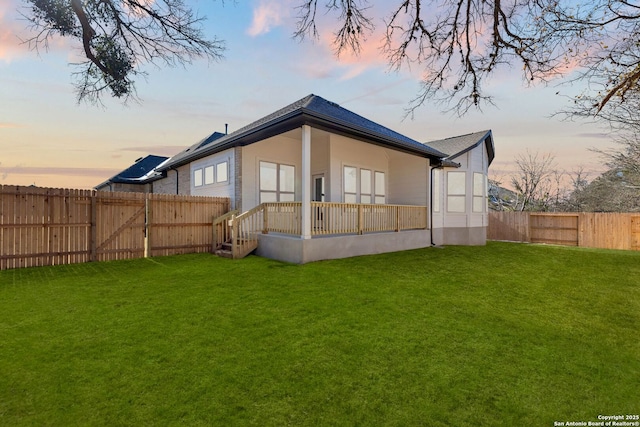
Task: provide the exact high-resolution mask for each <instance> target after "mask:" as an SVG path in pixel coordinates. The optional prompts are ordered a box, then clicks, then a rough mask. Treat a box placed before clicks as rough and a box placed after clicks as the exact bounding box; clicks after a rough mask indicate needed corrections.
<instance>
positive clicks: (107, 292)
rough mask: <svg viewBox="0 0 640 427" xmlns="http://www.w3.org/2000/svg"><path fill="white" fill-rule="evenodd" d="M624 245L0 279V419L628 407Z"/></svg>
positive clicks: (272, 418)
mask: <svg viewBox="0 0 640 427" xmlns="http://www.w3.org/2000/svg"><path fill="white" fill-rule="evenodd" d="M638 331H640V253H633V252H619V251H603V250H585V249H575V248H562V247H545V246H532V245H524V244H508V243H489V244H488V245H487V246H486V247H446V248H444V249H437V248H433V249H425V250H416V251H408V252H402V253H394V254H385V255H375V256H367V257H359V258H352V259H345V260H334V261H325V262H317V263H312V264H307V265H304V266H297V265H289V264H283V263H279V262H276V261H271V260H266V259H261V258H258V257H248V258H246V259H244V260H242V261H231V260H227V259H221V258H215V257H212V256H210V255H207V254H200V255H183V256H176V257H166V258H154V259H142V260H135V261H121V262H109V263H92V264H83V265H70V266H59V267H42V268H32V269H21V270H9V271H3V272H0V425H3V426H4V425H7V426H9V425H11V426H21V425H52V426H73V425H82V426H87V425H109V426H112V425H224V426H231V425H258V426H282V425H295V426H300V425H314V426H316V425H345V426H353V425H397V426H409V425H429V426H502V425H503V426H515V425H528V426H529V425H530V426H538V425H539V426H551V425H553V423H554V421H562V422H566V421H588V420H592V421H596V420H597V416H598V415H599V414H605V415H612V414H628V413H629V414H637V413H638V412H640V404H639V403H638V402H640V400H639V396H640V394H639V393H640V392H639V391H638V381H639V378H640V340H639V339H638Z"/></svg>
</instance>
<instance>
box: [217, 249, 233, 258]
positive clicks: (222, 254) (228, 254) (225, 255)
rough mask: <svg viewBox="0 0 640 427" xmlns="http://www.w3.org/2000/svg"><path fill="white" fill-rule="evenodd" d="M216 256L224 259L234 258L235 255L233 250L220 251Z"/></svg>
mask: <svg viewBox="0 0 640 427" xmlns="http://www.w3.org/2000/svg"><path fill="white" fill-rule="evenodd" d="M216 255H218V256H219V257H223V258H233V253H232V252H231V250H225V249H218V250H217V251H216Z"/></svg>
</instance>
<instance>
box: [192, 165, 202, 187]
mask: <svg viewBox="0 0 640 427" xmlns="http://www.w3.org/2000/svg"><path fill="white" fill-rule="evenodd" d="M203 183H204V177H203V171H202V168H198V169H195V170H194V171H193V186H194V187H202V185H203Z"/></svg>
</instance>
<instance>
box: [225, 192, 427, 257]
mask: <svg viewBox="0 0 640 427" xmlns="http://www.w3.org/2000/svg"><path fill="white" fill-rule="evenodd" d="M308 203H309V204H308V206H309V209H308V212H307V213H305V210H304V209H303V207H304V203H303V202H271V203H262V204H260V205H258V206H256V207H255V208H253V209H251V210H249V211H247V212H244V213H242V214H238V212H237V211H232V212H229V213H228V214H226V215H224V216H222V217H220V218H217V219H216V220H215V221H214V224H213V233H214V239H213V241H214V248H213V249H214V251H218V253H220V251H222V250H224V251H225V252H226V253H227V256H229V257H232V258H242V257H244V256H246V255H247V254H249V253H250V252H252V251H254V250H256V253H257V254H258V255H260V256H264V257H267V258H272V259H278V260H281V261H287V262H294V263H299V264H300V263H306V262H311V261H318V260H322V259H333V258H344V257H350V256H357V255H366V254H374V253H382V252H395V251H400V250H407V249H417V248H422V247H427V246H430V244H431V232H430V230H429V227H428V224H429V221H428V219H429V218H428V209H427V207H426V206H407V205H374V204H358V203H333V202H308Z"/></svg>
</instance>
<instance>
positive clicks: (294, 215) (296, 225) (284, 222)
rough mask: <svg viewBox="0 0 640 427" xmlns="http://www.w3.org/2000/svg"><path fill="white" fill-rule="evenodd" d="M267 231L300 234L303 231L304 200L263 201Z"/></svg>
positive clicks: (264, 227) (265, 229)
mask: <svg viewBox="0 0 640 427" xmlns="http://www.w3.org/2000/svg"><path fill="white" fill-rule="evenodd" d="M262 206H264V213H263V215H264V226H263V230H264V232H265V233H269V232H273V233H283V234H293V235H295V236H299V235H300V234H301V233H302V231H301V230H302V202H280V203H263V204H262Z"/></svg>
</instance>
